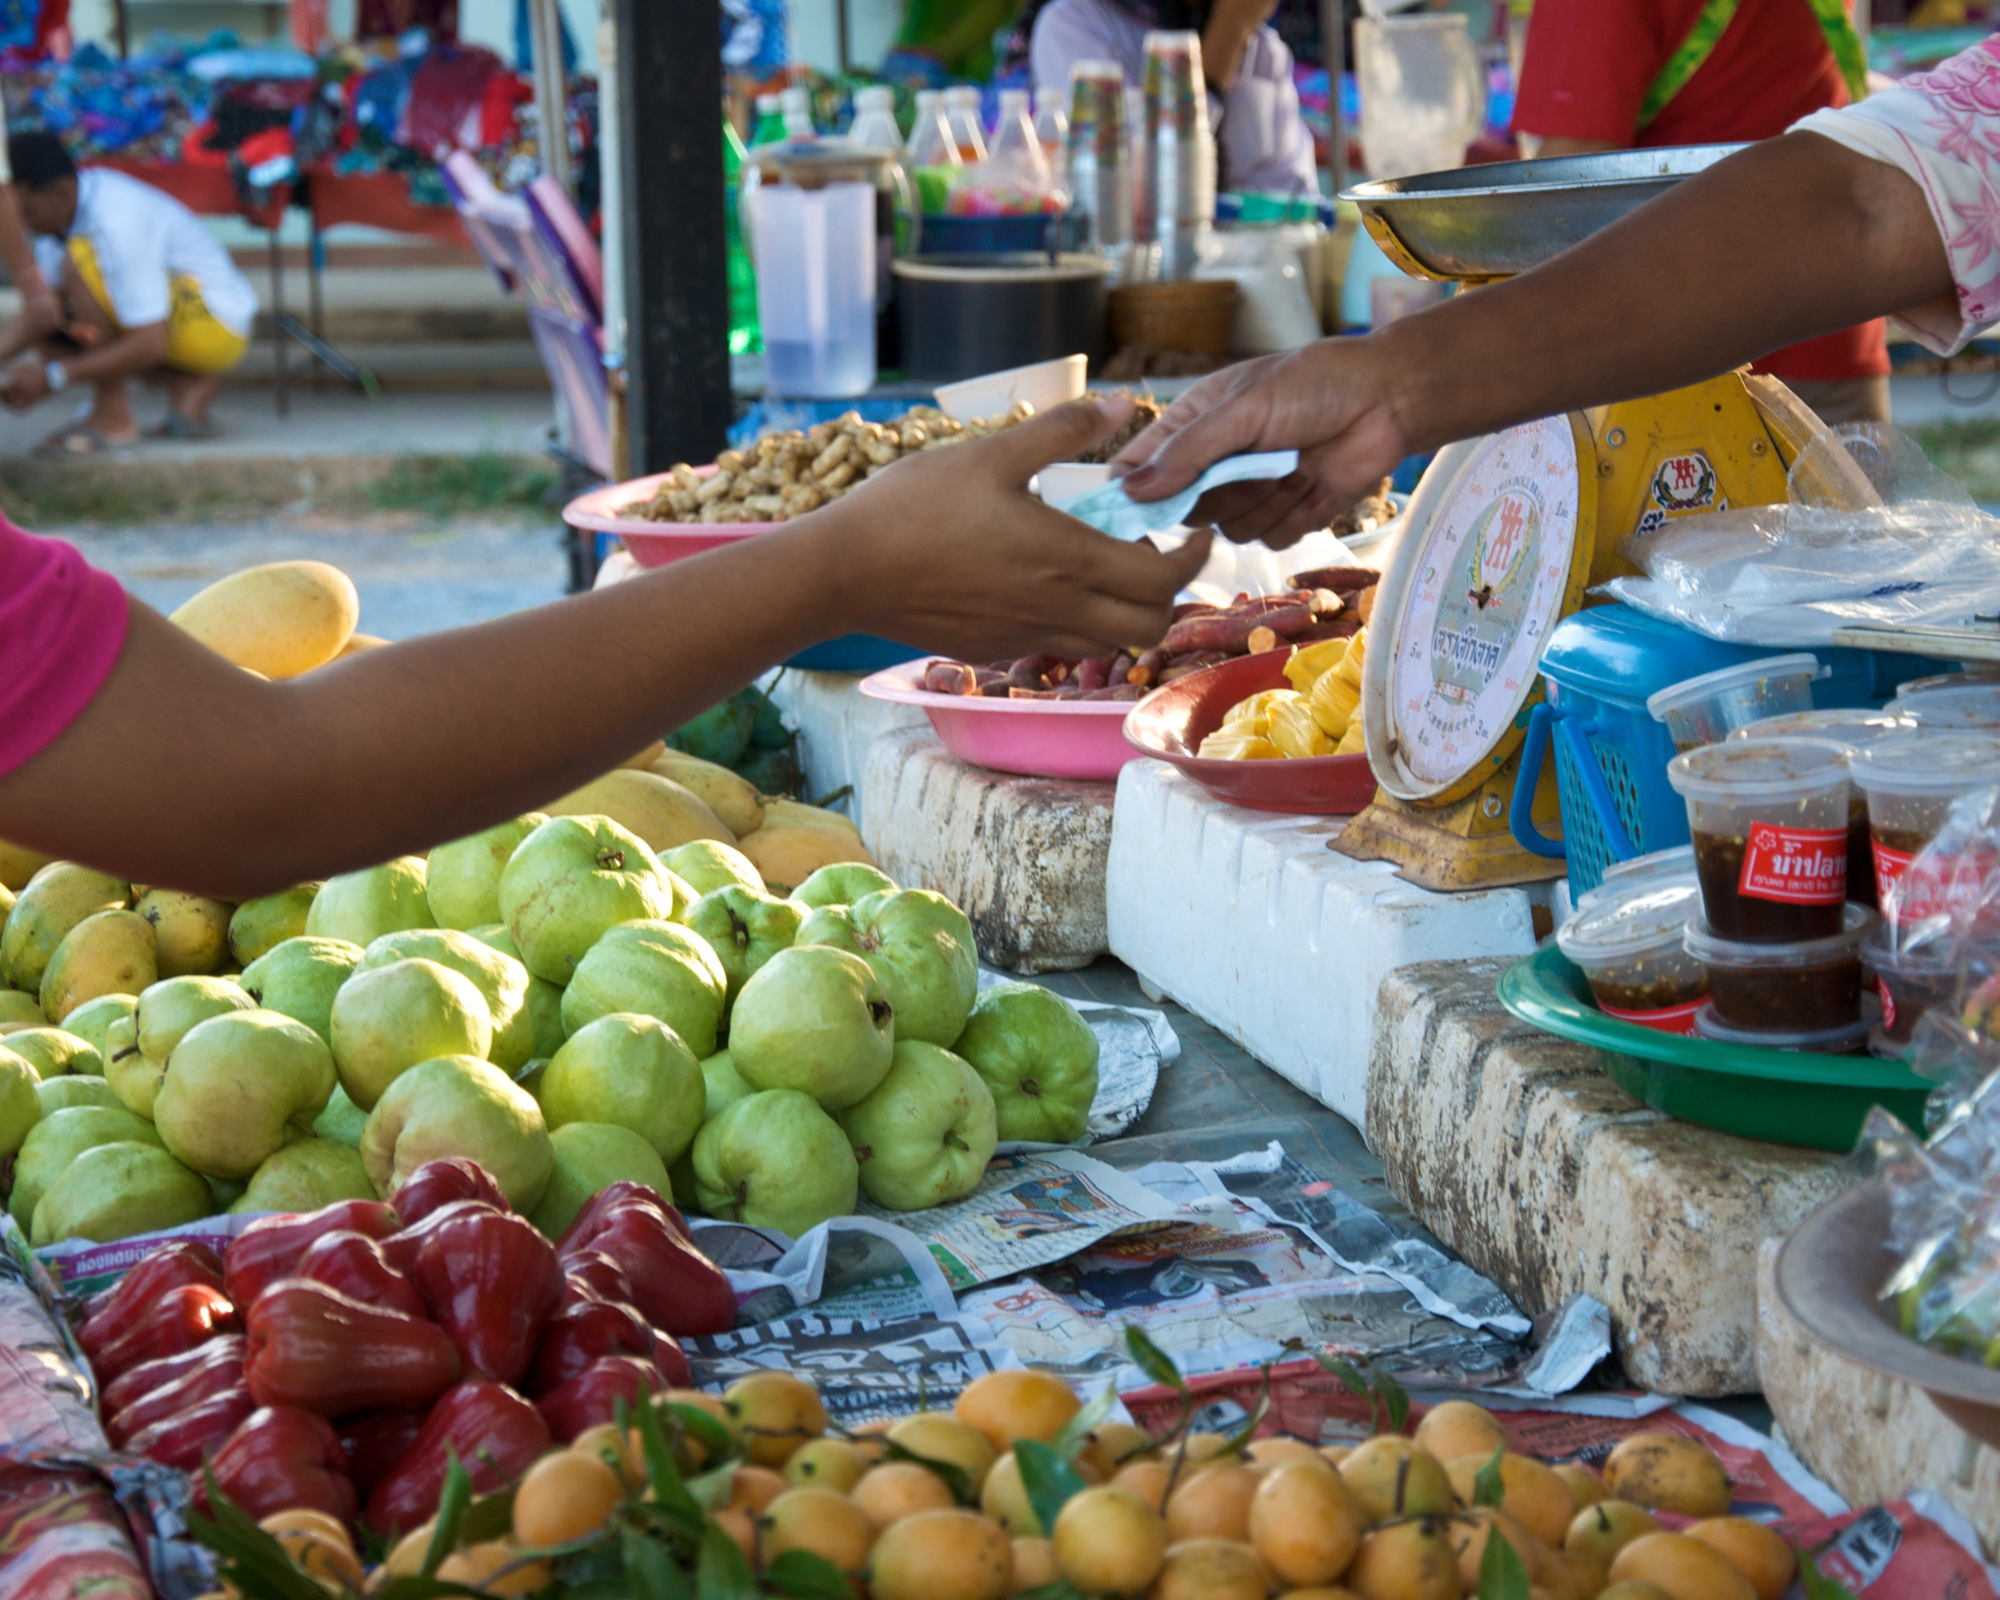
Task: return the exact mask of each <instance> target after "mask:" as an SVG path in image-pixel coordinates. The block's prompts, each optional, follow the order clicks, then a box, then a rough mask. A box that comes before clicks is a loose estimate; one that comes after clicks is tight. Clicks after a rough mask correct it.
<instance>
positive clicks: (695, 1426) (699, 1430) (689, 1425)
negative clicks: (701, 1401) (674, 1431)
mask: <svg viewBox="0 0 2000 1600" xmlns="http://www.w3.org/2000/svg"><path fill="white" fill-rule="evenodd" d="M655 1409H656V1410H658V1411H660V1412H661V1413H663V1414H664V1415H665V1416H666V1418H668V1419H669V1420H671V1421H672V1422H674V1423H676V1424H677V1425H678V1426H679V1427H680V1429H681V1431H682V1432H683V1433H684V1434H686V1435H687V1437H688V1438H690V1439H692V1440H693V1441H694V1442H695V1443H696V1444H698V1445H700V1446H701V1447H702V1449H703V1451H705V1452H706V1459H707V1460H709V1461H720V1460H721V1459H722V1458H723V1457H724V1456H727V1455H730V1454H732V1453H737V1451H736V1441H735V1440H734V1439H732V1438H731V1437H730V1436H729V1430H728V1429H727V1428H725V1427H724V1426H723V1425H722V1424H721V1423H719V1422H717V1421H716V1420H715V1418H714V1417H712V1416H710V1415H709V1414H708V1413H707V1412H706V1411H704V1410H702V1409H701V1407H700V1406H690V1405H683V1404H682V1403H681V1402H680V1401H678V1400H672V1401H669V1402H667V1403H666V1404H665V1405H661V1406H657V1407H655Z"/></svg>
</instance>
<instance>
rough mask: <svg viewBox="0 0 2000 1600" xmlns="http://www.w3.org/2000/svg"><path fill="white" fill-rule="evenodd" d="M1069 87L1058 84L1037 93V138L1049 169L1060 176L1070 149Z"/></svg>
mask: <svg viewBox="0 0 2000 1600" xmlns="http://www.w3.org/2000/svg"><path fill="white" fill-rule="evenodd" d="M1069 94H1070V91H1069V86H1068V85H1067V84H1057V85H1053V86H1051V87H1049V88H1046V89H1037V90H1036V91H1035V138H1036V140H1037V141H1039V142H1040V144H1041V147H1042V154H1043V155H1045V156H1047V157H1048V158H1049V169H1050V170H1051V171H1052V172H1055V173H1057V174H1060V173H1061V172H1062V170H1063V164H1064V159H1065V156H1066V154H1067V152H1068V149H1069Z"/></svg>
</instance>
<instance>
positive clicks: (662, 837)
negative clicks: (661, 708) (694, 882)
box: [542, 767, 736, 852]
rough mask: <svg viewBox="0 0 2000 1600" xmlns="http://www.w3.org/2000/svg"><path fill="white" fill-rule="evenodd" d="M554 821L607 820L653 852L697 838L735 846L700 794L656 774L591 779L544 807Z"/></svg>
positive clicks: (623, 770)
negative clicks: (598, 818)
mask: <svg viewBox="0 0 2000 1600" xmlns="http://www.w3.org/2000/svg"><path fill="white" fill-rule="evenodd" d="M542 809H543V810H545V811H547V812H548V814H549V815H550V816H552V817H609V818H610V819H611V820H612V821H613V822H615V823H617V824H619V826H621V827H624V828H629V829H630V830H631V831H632V832H633V833H636V834H637V835H638V836H639V837H640V838H641V839H644V840H645V841H646V843H647V844H649V845H651V846H652V848H653V849H654V851H655V852H658V851H662V850H674V849H678V848H679V847H680V846H681V845H684V844H692V843H693V842H694V841H695V840H697V839H714V840H717V841H718V842H720V843H722V844H734V843H735V842H736V835H735V834H733V833H731V832H730V831H729V829H728V827H727V826H726V825H725V824H724V822H723V820H722V819H721V818H720V817H718V816H717V815H716V814H715V812H714V811H713V810H712V809H710V807H709V805H708V802H707V801H705V800H703V799H702V798H701V797H700V796H699V795H696V794H693V793H691V792H690V791H688V790H686V789H684V788H682V787H681V786H680V785H679V784H678V783H675V782H674V781H673V780H672V779H671V778H662V777H661V776H660V775H659V774H658V773H655V772H634V771H633V770H632V769H631V768H629V767H620V768H618V769H617V770H615V771H613V772H607V773H605V775H604V776H603V777H601V778H594V779H592V780H591V781H590V782H589V783H586V784H585V785H584V786H583V787H582V788H581V789H578V790H577V791H576V792H575V793H574V794H566V795H564V796H563V797H562V798H561V799H560V800H557V801H555V802H553V803H552V804H550V805H547V806H544V807H543V808H542Z"/></svg>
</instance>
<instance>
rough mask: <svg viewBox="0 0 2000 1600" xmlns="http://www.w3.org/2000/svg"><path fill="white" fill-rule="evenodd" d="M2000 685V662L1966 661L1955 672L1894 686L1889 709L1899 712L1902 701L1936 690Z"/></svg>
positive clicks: (1907, 680)
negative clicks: (1991, 684) (1986, 684)
mask: <svg viewBox="0 0 2000 1600" xmlns="http://www.w3.org/2000/svg"><path fill="white" fill-rule="evenodd" d="M1981 683H2000V661H1968V662H1966V663H1964V664H1963V665H1962V666H1960V667H1959V669H1958V671H1956V672H1938V673H1933V674H1932V675H1931V676H1930V677H1928V678H1906V679H1905V680H1904V681H1903V682H1901V683H1899V684H1897V685H1896V698H1895V699H1894V700H1891V701H1890V702H1889V705H1890V707H1891V709H1893V710H1901V709H1902V705H1903V702H1904V701H1907V700H1916V699H1919V698H1921V697H1922V696H1924V695H1927V694H1930V693H1932V692H1934V691H1935V690H1938V689H1963V688H1966V687H1967V686H1968V685H1972V684H1981Z"/></svg>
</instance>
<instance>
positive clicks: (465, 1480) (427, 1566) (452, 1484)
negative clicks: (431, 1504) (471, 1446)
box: [417, 1445, 472, 1578]
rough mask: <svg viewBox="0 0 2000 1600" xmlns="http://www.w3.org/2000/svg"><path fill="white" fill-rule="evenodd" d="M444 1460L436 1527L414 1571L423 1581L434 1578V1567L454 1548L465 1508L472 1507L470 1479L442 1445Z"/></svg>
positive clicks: (455, 1453)
mask: <svg viewBox="0 0 2000 1600" xmlns="http://www.w3.org/2000/svg"><path fill="white" fill-rule="evenodd" d="M444 1459H445V1467H444V1488H443V1490H442V1491H440V1492H439V1494H438V1509H437V1525H436V1526H435V1527H434V1528H433V1529H432V1530H431V1542H430V1544H429V1546H428V1547H427V1548H426V1549H425V1551H424V1564H423V1565H422V1566H421V1567H419V1568H418V1569H417V1570H418V1574H419V1576H421V1577H425V1578H429V1577H432V1576H434V1575H435V1574H436V1572H437V1569H438V1564H439V1563H440V1562H441V1561H443V1560H444V1558H445V1557H446V1556H448V1555H450V1554H451V1553H452V1551H454V1550H456V1549H457V1548H458V1526H459V1523H460V1522H462V1521H463V1520H464V1519H465V1508H466V1507H467V1506H469V1505H471V1504H472V1479H471V1478H469V1477H467V1476H466V1472H465V1467H464V1464H463V1463H461V1462H460V1461H459V1459H458V1452H457V1451H456V1450H454V1449H452V1447H451V1446H450V1445H446V1446H445V1447H444Z"/></svg>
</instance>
